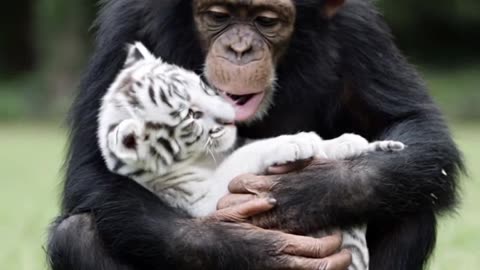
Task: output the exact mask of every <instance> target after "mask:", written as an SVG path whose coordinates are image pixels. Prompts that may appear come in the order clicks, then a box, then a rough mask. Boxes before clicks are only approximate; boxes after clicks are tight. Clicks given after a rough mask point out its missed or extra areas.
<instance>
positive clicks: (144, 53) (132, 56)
mask: <svg viewBox="0 0 480 270" xmlns="http://www.w3.org/2000/svg"><path fill="white" fill-rule="evenodd" d="M141 60H155V56H154V55H153V54H152V53H151V52H150V51H149V50H148V49H147V47H145V45H143V43H141V42H135V43H134V44H132V45H129V46H128V55H127V60H126V61H125V67H129V66H132V65H133V64H135V63H137V62H138V61H141Z"/></svg>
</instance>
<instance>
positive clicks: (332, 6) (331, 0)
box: [323, 0, 345, 18]
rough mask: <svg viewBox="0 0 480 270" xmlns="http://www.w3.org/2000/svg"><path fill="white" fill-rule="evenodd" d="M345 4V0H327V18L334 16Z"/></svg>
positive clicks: (324, 12)
mask: <svg viewBox="0 0 480 270" xmlns="http://www.w3.org/2000/svg"><path fill="white" fill-rule="evenodd" d="M343 4H345V0H325V6H324V8H323V14H324V15H325V16H326V17H327V18H333V17H334V16H335V15H336V14H337V12H338V11H339V10H340V8H341V7H342V6H343Z"/></svg>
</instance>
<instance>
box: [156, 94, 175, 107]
mask: <svg viewBox="0 0 480 270" xmlns="http://www.w3.org/2000/svg"><path fill="white" fill-rule="evenodd" d="M159 91H160V99H161V100H162V102H163V103H165V104H166V105H167V106H168V107H170V108H173V106H172V104H171V103H170V102H169V101H168V98H167V95H165V91H163V89H159Z"/></svg>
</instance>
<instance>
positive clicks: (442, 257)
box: [0, 124, 480, 270]
mask: <svg viewBox="0 0 480 270" xmlns="http://www.w3.org/2000/svg"><path fill="white" fill-rule="evenodd" d="M0 130H1V132H0V149H2V150H1V151H0V168H1V172H2V179H3V181H2V184H1V189H0V220H1V223H0V235H1V239H2V240H1V241H0V265H2V267H1V268H2V269H12V270H37V269H45V268H46V266H45V255H44V251H43V249H42V245H43V244H44V242H45V239H46V229H47V226H48V224H49V222H50V221H51V220H52V218H53V217H54V216H55V215H56V213H57V212H58V210H57V209H58V208H57V205H58V197H59V196H58V195H59V190H60V186H59V183H60V179H61V177H60V176H61V175H60V173H59V171H60V167H61V161H62V157H63V155H64V145H65V143H64V142H65V138H64V132H63V131H62V130H61V129H59V128H55V127H52V126H45V125H29V124H25V125H20V124H15V125H12V124H9V125H6V124H4V125H0ZM454 133H455V137H456V140H457V142H458V143H459V145H460V147H461V148H462V149H463V151H464V152H465V157H466V160H467V161H468V167H469V170H470V178H468V179H464V181H463V185H464V188H463V190H464V193H463V205H462V207H461V208H460V210H459V212H458V214H457V215H455V216H453V217H447V218H443V219H442V221H441V226H440V232H439V241H438V248H437V250H436V252H435V258H434V260H433V262H432V263H431V267H430V270H451V269H456V270H472V269H478V268H479V267H480V257H479V256H478V251H479V250H480V233H479V232H478V230H479V229H480V216H479V214H478V213H479V212H478V205H479V204H480V182H478V181H477V179H480V167H476V166H475V165H476V164H479V163H480V144H479V142H478V134H480V124H464V125H456V126H454Z"/></svg>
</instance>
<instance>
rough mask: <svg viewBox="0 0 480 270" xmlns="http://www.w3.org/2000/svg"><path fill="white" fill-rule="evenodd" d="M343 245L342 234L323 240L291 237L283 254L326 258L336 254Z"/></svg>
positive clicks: (323, 238)
mask: <svg viewBox="0 0 480 270" xmlns="http://www.w3.org/2000/svg"><path fill="white" fill-rule="evenodd" d="M341 245H342V234H333V235H329V236H325V237H322V238H312V237H307V236H295V237H293V236H290V237H288V239H287V241H286V242H285V244H284V247H283V248H282V253H285V254H289V255H296V256H301V257H308V258H324V257H328V256H331V255H332V254H335V253H336V252H337V251H338V250H340V246H341Z"/></svg>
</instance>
